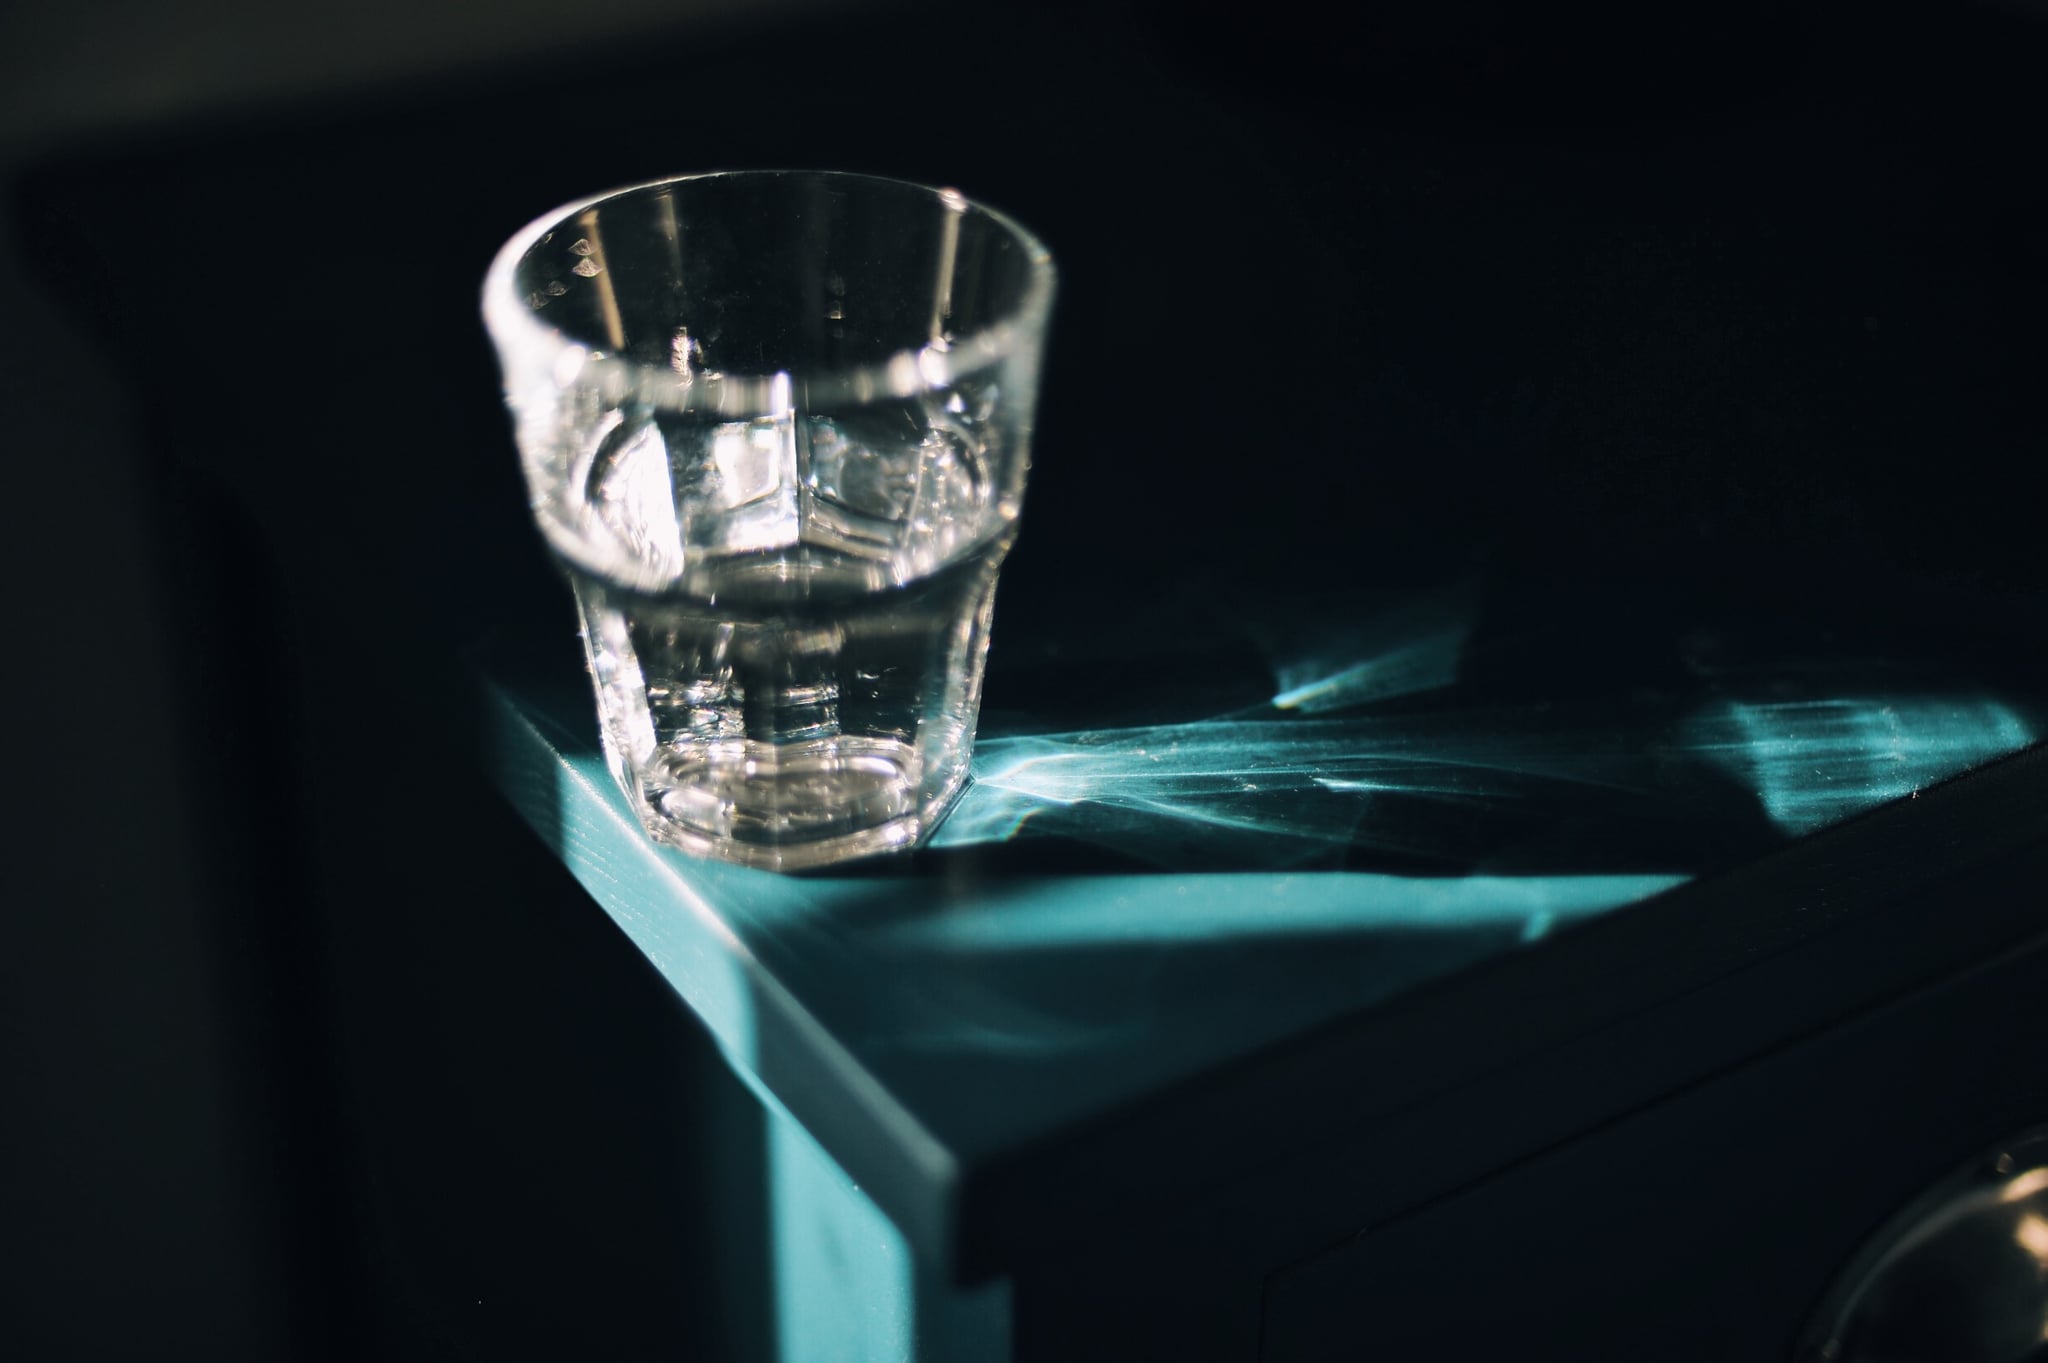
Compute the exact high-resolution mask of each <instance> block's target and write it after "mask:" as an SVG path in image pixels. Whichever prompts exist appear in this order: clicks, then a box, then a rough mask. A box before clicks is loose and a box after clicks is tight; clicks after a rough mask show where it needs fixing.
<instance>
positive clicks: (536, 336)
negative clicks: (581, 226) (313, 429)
mask: <svg viewBox="0 0 2048 1363" xmlns="http://www.w3.org/2000/svg"><path fill="white" fill-rule="evenodd" d="M783 176H809V177H815V178H818V179H824V180H841V181H849V182H852V181H865V182H867V183H869V184H874V185H893V186H896V187H898V188H903V189H913V190H917V191H918V192H920V193H924V194H929V195H931V196H932V197H933V199H934V201H935V202H940V203H943V202H945V196H947V195H952V196H955V197H957V198H958V199H959V200H960V201H961V203H962V204H964V205H965V207H964V210H963V211H966V212H973V213H979V214H981V215H982V216H984V217H986V218H988V219H989V220H991V221H992V222H994V223H995V224H996V226H997V227H999V228H1001V229H1002V230H1003V231H1004V232H1007V233H1008V234H1009V235H1010V236H1011V237H1013V238H1014V239H1015V240H1016V241H1017V243H1018V244H1019V245H1020V246H1022V247H1023V248H1024V253H1025V262H1026V267H1027V275H1026V280H1025V286H1024V294H1023V297H1022V298H1021V299H1019V300H1018V303H1017V305H1016V306H1015V307H1013V308H1011V309H1010V310H1009V311H1008V312H1006V313H1005V314H1004V315H1003V316H1001V317H999V318H997V319H996V320H995V321H993V322H991V323H989V324H988V325H986V326H983V327H980V328H978V329H977V330H975V331H972V332H969V333H968V334H967V335H965V336H960V337H954V338H951V339H949V340H948V341H947V343H946V344H945V345H944V346H943V347H940V346H934V345H932V344H929V343H927V344H926V345H924V346H921V347H917V348H915V349H903V350H899V351H897V352H896V353H895V354H893V355H891V356H889V357H888V358H887V359H884V360H880V361H875V362H872V363H868V364H863V365H853V366H848V367H843V368H824V369H815V370H812V369H805V370H791V371H779V372H777V373H770V374H732V373H720V374H697V375H693V376H692V377H691V378H690V379H689V380H687V381H685V380H682V379H679V378H678V377H677V375H676V372H675V371H674V370H673V369H671V368H669V367H668V366H666V365H653V364H647V363H644V362H642V361H639V360H633V359H629V358H627V357H625V356H621V355H614V354H610V353H607V352H603V351H600V350H597V349H594V348H593V347H591V346H589V345H587V344H585V343H584V342H582V341H579V340H576V339H574V338H572V337H571V336H569V335H568V334H567V333H565V332H563V331H562V330H561V328H559V327H555V326H552V325H550V324H548V323H546V322H543V321H541V320H540V318H539V316H538V315H537V314H536V312H535V310H534V309H533V308H531V307H529V306H528V305H527V303H526V300H525V299H523V298H521V297H520V295H519V292H518V288H517V286H516V284H515V283H514V281H515V279H516V277H517V274H518V270H519V264H520V262H521V261H522V260H524V259H525V258H526V255H527V253H528V252H529V251H531V250H533V248H534V247H536V246H538V245H539V244H540V243H541V242H542V241H543V240H544V239H545V238H546V237H547V236H548V234H550V233H552V232H556V231H559V230H561V229H562V228H563V227H565V226H566V225H568V224H569V223H571V222H573V221H574V220H575V219H576V217H578V216H579V215H580V214H583V213H586V212H589V211H590V210H591V209H594V208H601V207H603V206H604V205H605V204H607V203H610V202H612V201H614V200H617V199H623V198H628V197H631V196H634V195H639V194H646V193H648V192H650V191H653V190H659V189H666V188H669V187H671V186H674V185H682V184H688V183H690V182H692V181H696V180H715V179H770V178H779V177H783ZM1056 278H1057V270H1056V268H1055V266H1054V264H1053V259H1052V254H1051V252H1049V251H1047V250H1046V248H1045V244H1044V243H1043V242H1041V241H1040V240H1039V239H1038V238H1037V236H1036V235H1034V234H1033V233H1032V232H1031V231H1030V229H1028V228H1026V227H1025V226H1023V224H1021V223H1019V222H1018V221H1017V220H1016V219H1014V218H1012V217H1010V216H1009V215H1008V214H1006V213H1003V212H1001V211H1000V210H998V209H994V208H990V207H989V206H988V205H987V204H984V203H981V202H979V201H977V200H974V199H970V198H968V197H967V196H966V195H964V194H961V193H960V191H958V190H956V189H948V188H943V187H938V186H933V185H925V184H919V183H918V182H916V181H914V180H901V179H896V178H894V177H891V176H886V175H868V174H865V173H863V172H860V171H845V170H706V171H695V172H692V173H690V174H686V175H670V176H663V177H661V178H660V179H655V180H645V181H641V182H640V183H637V184H629V185H621V186H619V187H618V188H615V189H608V190H605V191H603V192H602V193H598V194H592V195H590V196H588V197H586V198H582V199H576V200H572V201H571V202H569V203H566V204H563V205H562V206H561V207H559V208H553V209H550V210H548V211H547V212H546V213H543V214H541V215H540V216H539V217H537V218H535V219H534V220H533V221H532V222H529V223H528V224H527V225H526V226H524V227H522V228H520V229H519V231H517V232H515V233H513V234H512V236H511V237H510V238H509V239H508V240H507V241H506V242H505V244H504V245H503V246H501V247H499V248H498V253H497V255H496V256H495V257H494V258H493V259H492V261H491V268H490V270H489V272H488V273H487V274H486V275H485V276H484V288H483V317H484V326H485V328H486V329H487V330H488V331H489V332H490V334H491V338H492V340H493V341H494V342H495V343H496V344H497V346H498V348H499V350H500V351H501V352H507V353H508V357H509V352H512V351H515V350H516V351H520V352H524V353H528V354H533V355H545V356H547V357H549V363H550V365H551V366H552V369H553V374H554V377H555V380H556V382H557V383H560V384H562V385H563V386H567V385H568V384H570V383H572V382H574V383H576V384H577V385H579V386H594V387H596V388H597V389H598V390H599V391H600V392H601V393H602V394H603V396H604V397H605V399H606V400H607V401H626V400H635V401H638V402H641V403H644V404H646V405H648V406H650V407H655V408H664V409H669V410H674V411H684V410H689V411H709V412H714V413H719V414H730V415H734V416H752V415H755V414H757V413H759V412H762V411H765V410H767V409H768V407H769V406H770V405H772V404H773V403H774V401H775V400H776V398H777V397H778V396H779V395H780V394H781V393H783V392H786V391H787V390H786V389H783V388H779V387H778V385H781V384H785V383H789V382H794V383H796V384H797V385H798V386H799V388H800V389H801V391H802V393H803V394H804V400H805V401H808V402H833V401H852V402H870V401H873V400H874V399H876V398H884V397H913V396H916V395H917V394H920V393H929V392H935V391H938V390H941V389H944V388H947V387H949V386H951V385H952V384H953V383H954V382H955V381H956V380H957V379H959V378H960V377H962V376H965V375H968V374H975V373H979V372H980V371H982V370H984V369H987V368H989V367H990V366H992V365H995V364H998V363H1000V362H1002V361H1003V360H1006V359H1008V358H1010V357H1011V356H1013V355H1015V354H1017V353H1018V352H1019V351H1021V350H1027V349H1034V348H1036V347H1037V345H1038V344H1039V337H1040V334H1041V333H1042V332H1043V331H1044V328H1045V322H1046V319H1047V317H1048V316H1049V315H1050V313H1051V311H1052V298H1053V292H1054V287H1055V283H1056Z"/></svg>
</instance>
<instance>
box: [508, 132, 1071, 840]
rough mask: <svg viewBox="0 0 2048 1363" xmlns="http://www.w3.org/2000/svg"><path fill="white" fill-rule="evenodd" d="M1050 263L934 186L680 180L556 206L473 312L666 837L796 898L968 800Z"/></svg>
mask: <svg viewBox="0 0 2048 1363" xmlns="http://www.w3.org/2000/svg"><path fill="white" fill-rule="evenodd" d="M1052 296H1053V266H1052V261H1051V259H1050V257H1049V256H1048V255H1047V254H1046V251H1045V248H1044V247H1042V246H1041V245H1040V244H1039V243H1038V242H1037V240H1036V239H1034V238H1033V237H1032V236H1031V234H1030V233H1029V232H1027V231H1025V230H1024V229H1023V228H1022V227H1020V226H1018V225H1017V224H1016V223H1014V222H1012V221H1010V220H1009V219H1008V218H1006V217H1004V216H1003V215H1001V214H1000V213H996V212H994V211H992V210H990V209H987V208H983V207H981V206H979V205H977V204H972V203H969V202H968V201H967V200H966V199H965V198H964V197H962V196H961V195H960V194H959V193H958V192H956V191H954V190H950V189H930V188H925V187H923V186H919V185H912V184H905V183H902V182H899V181H895V180H885V179H877V178H873V177H869V176H863V175H847V174H836V173H827V172H808V171H806V172H781V171H748V172H730V173H718V174H707V175H692V176H684V177H681V178H678V179H673V180H663V181H659V182H656V183H652V184H646V185H640V186H636V187H633V188H630V189H624V190H619V191H617V192H614V193H611V194H606V195H601V196H599V197H597V198H594V199H590V200H587V201H584V202H582V203H577V204H572V205H569V206H567V207H564V208H562V209H559V210H557V211H556V212H553V213H550V214H548V215H547V216H545V217H543V218H541V219H540V220H539V221H537V222H535V223H534V224H532V225H531V226H529V227H528V228H526V230H524V231H523V232H521V233H519V234H518V235H517V236H515V237H514V238H512V240H511V241H510V242H508V243H507V244H506V245H505V247H504V249H503V250H502V251H501V252H500V253H499V255H498V258H497V261H496V262H495V264H494V265H493V266H492V268H491V272H490V276H489V278H488V280H487V281H486V284H485V292H484V317H485V321H486V322H487V324H488V326H489V328H490V332H491V336H492V339H493V341H494V342H495V344H496V346H497V349H498V355H499V362H500V365H501V367H502V369H503V372H504V379H505V395H506V401H507V404H508V405H509V406H510V408H511V410H512V412H513V415H514V418H515V420H516V424H517V431H518V443H519V449H520V455H521V458H522V461H523V463H524V466H525V471H526V478H527V483H528V486H529V488H530V490H531V492H532V500H533V508H534V514H535V516H536V518H537V519H538V521H539V523H540V528H541V530H542V532H543V534H544V535H545V536H546V538H547V541H548V543H549V545H550V546H552V548H553V550H554V552H555V554H556V556H557V557H558V558H559V560H560V561H561V563H562V564H563V565H564V567H565V569H566V571H567V572H568V575H569V578H570V581H571V583H572V585H573V586H574V588H575V593H576V600H577V604H578V606H579V608H580V610H581V613H582V618H583V637H584V641H585V645H586V649H587V652H588V658H589V663H590V672H591V676H592V678H593V680H594V682H595V684H596V690H597V706H598V713H599V717H600V721H601V725H602V729H603V735H604V745H605V752H606V754H607V756H608V758H609V760H610V763H611V767H612V770H613V772H614V774H615V775H616V776H617V777H618V780H619V783H620V785H621V786H622V787H623V788H624V790H625V792H626V795H627V797H628V799H629V800H630V801H631V802H632V805H633V808H634V809H635V810H636V811H637V812H638V814H639V816H640V818H641V820H642V822H644V823H645V824H646V826H647V829H648V831H649V832H650V833H651V834H653V835H654V837H656V838H657V839H659V840H661V841H663V842H666V843H670V844H672V845H674V846H677V847H681V848H683V849H685V850H687V851H690V852H694V853H698V854H702V855H709V856H715V857H721V858H724V859H727V860H730V861H737V862H741V863H745V864H748V865H754V866H765V867H773V868H778V869H784V870H795V869H801V868H805V867H813V866H820V865H825V864H828V863H831V862H836V861H840V860H844V859H847V858H851V857H858V856H865V855H868V854H870V853H875V852H881V851H886V850H888V849H891V848H898V847H904V846H908V845H910V844H913V843H915V842H917V841H918V840H919V839H921V838H922V837H923V836H924V835H926V834H927V833H929V832H930V831H931V829H932V828H933V827H934V826H935V825H936V823H937V822H938V820H939V819H941V818H942V817H944V815H945V813H946V811H947V809H948V808H949V807H950V806H951V804H952V802H953V800H954V799H955V798H956V797H957V796H958V795H959V793H960V791H961V789H962V788H963V787H964V785H965V783H966V779H967V765H968V757H969V754H970V751H971V749H972V746H973V739H974V722H975V713H976V710H977V708H978V705H979V703H980V694H981V677H982V663H983V659H984V657H985V656H986V654H987V651H988V631H989V618H990V609H991V605H992V601H993V597H994V593H995V582H996V570H997V568H998V566H999V565H1000V564H1001V562H1002V558H1003V555H1004V554H1005V552H1007V550H1008V549H1009V547H1010V543H1011V541H1012V539H1013V537H1014V535H1015V532H1016V526H1017V517H1018V510H1019V507H1020V504H1021V502H1022V499H1023V493H1024V477H1025V470H1026V466H1027V463H1028V454H1029V448H1030V441H1031V421H1032V411H1033V407H1034V405H1035V403H1036V400H1037V390H1038V369H1039V355H1040V352H1041V349H1042V347H1043V342H1044V334H1045V324H1046V318H1047V314H1048V312H1049V311H1050V308H1051V306H1052Z"/></svg>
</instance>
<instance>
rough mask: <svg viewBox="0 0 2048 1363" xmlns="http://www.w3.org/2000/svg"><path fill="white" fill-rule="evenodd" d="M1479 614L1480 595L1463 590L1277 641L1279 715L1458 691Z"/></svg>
mask: <svg viewBox="0 0 2048 1363" xmlns="http://www.w3.org/2000/svg"><path fill="white" fill-rule="evenodd" d="M1472 607H1473V591H1472V589H1471V587H1470V586H1469V585H1468V586H1462V587H1457V588H1451V589H1447V590H1442V591H1438V592H1433V593H1431V594H1429V595H1426V596H1423V597H1421V598H1419V599H1414V600H1408V601H1402V602H1399V603H1390V604H1389V605H1388V606H1387V607H1386V609H1383V610H1381V611H1379V612H1376V613H1374V614H1373V615H1371V616H1368V617H1367V618H1366V619H1364V620H1361V621H1356V622H1352V623H1348V624H1339V623H1334V622H1333V620H1332V619H1331V618H1329V617H1322V618H1318V619H1317V620H1316V621H1315V623H1314V628H1313V630H1312V631H1311V632H1310V633H1308V634H1307V635H1306V636H1305V637H1302V638H1297V639H1293V640H1285V639H1276V640H1273V641H1271V642H1270V643H1269V644H1268V645H1267V647H1268V650H1269V652H1270V654H1271V656H1272V657H1273V659H1274V662H1273V674H1274V680H1275V682H1276V683H1277V685H1278V689H1277V690H1276V691H1275V693H1274V696H1273V701H1272V703H1273V707H1274V708H1275V709H1279V710H1292V711H1295V712H1298V713H1300V714H1309V715H1317V714H1326V713H1328V712H1330V711H1333V710H1343V709H1348V708H1350V707H1351V706H1354V705H1369V704H1372V703H1373V702H1375V701H1384V700H1392V699H1394V698H1396V697H1398V696H1412V695H1417V694H1419V693H1421V692H1424V691H1435V690H1438V689H1440V688H1442V687H1446V686H1449V685H1451V684H1452V683H1453V682H1455V681H1457V679H1458V663H1459V659H1460V658H1461V657H1462V656H1463V653H1464V650H1465V641H1466V638H1467V637H1468V636H1469V635H1470V634H1471V632H1472Z"/></svg>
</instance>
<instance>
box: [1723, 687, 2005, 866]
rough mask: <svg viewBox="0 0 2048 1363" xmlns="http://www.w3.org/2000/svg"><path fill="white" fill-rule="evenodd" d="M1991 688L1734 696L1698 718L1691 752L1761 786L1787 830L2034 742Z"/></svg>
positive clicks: (1840, 815)
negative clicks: (1757, 698)
mask: <svg viewBox="0 0 2048 1363" xmlns="http://www.w3.org/2000/svg"><path fill="white" fill-rule="evenodd" d="M2033 737H2034V736H2033V733H2032V731H2031V729H2030V728H2029V726H2028V725H2027V723H2026V721H2025V720H2023V719H2021V718H2020V716H2019V715H2017V714H2015V713H2014V712H2013V711H2012V710H2010V709H2008V708H2007V707H2006V706H2004V705H2002V704H2000V703H1999V702H1997V701H1995V700H1992V699H1990V698H1988V697H1984V696H1944V697H1935V696H1929V697H1914V698H1910V699H1899V700H1892V701H1877V700H1861V699H1835V700H1801V701H1777V702H1764V703H1748V704H1745V703H1738V702H1728V703H1725V704H1722V705H1720V706H1717V707H1716V708H1714V709H1712V710H1710V711H1708V712H1707V713H1705V714H1704V715H1702V716H1700V717H1698V718H1697V719H1695V720H1694V721H1693V723H1692V725H1691V726H1690V731H1689V740H1690V741H1689V743H1688V745H1687V746H1688V750H1689V751H1693V752H1696V753H1699V754H1700V755H1702V756H1703V757H1705V758H1706V759H1707V760H1709V761H1711V762H1713V763H1714V764H1715V765H1716V766H1719V767H1720V768H1721V769H1722V770H1724V771H1726V772H1727V773H1728V774H1729V775H1731V776H1733V777H1735V778H1736V779H1737V780H1739V781H1741V782H1743V783H1744V784H1745V785H1746V786H1748V787H1749V788H1750V789H1751V790H1753V791H1755V792H1756V795H1757V798H1758V799H1759V800H1760V801H1761V802H1762V804H1763V807H1764V812H1765V813H1766V814H1768V815H1769V816H1770V818H1771V820H1772V822H1774V823H1776V824H1777V825H1778V827H1779V828H1781V829H1783V830H1785V831H1786V832H1788V833H1793V834H1800V833H1808V832H1811V831H1813V830H1814V829H1817V828H1822V827H1825V826H1826V825H1828V824H1831V823H1835V822H1838V821H1839V820H1842V819H1845V818H1848V817H1849V816H1850V815H1852V814H1856V813H1858V812H1860V811H1862V810H1865V809H1868V808H1871V807H1872V806H1875V805H1879V804H1883V803H1885V802H1886V801H1890V800H1896V799H1899V798H1901V797H1904V796H1908V795H1912V794H1914V793H1915V792H1917V791H1919V790H1921V789H1923V788H1924V787H1926V786H1930V785H1933V784H1934V783H1936V782H1937V781H1942V780H1945V779H1947V778H1948V777H1950V776H1954V775H1956V774H1957V773H1958V772H1963V771H1967V770H1969V769H1970V768H1971V767H1974V766H1977V765H1979V764H1981V763H1984V762H1988V761H1990V760H1991V759H1992V758H1994V757H2001V756H2004V755H2005V754H2006V753H2010V752H2015V751H2017V750H2018V749H2020V748H2023V747H2025V746H2027V744H2029V743H2031V742H2032V741H2033Z"/></svg>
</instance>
